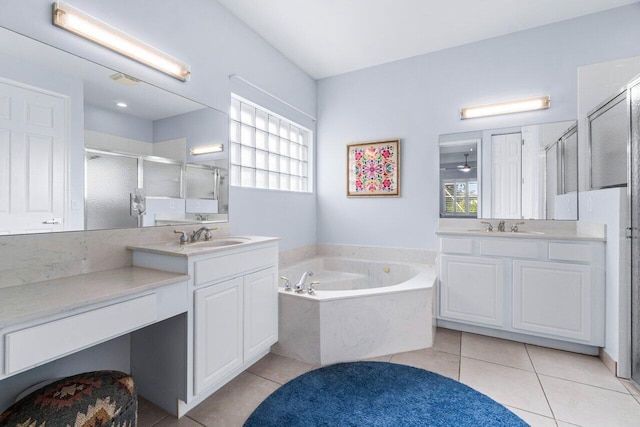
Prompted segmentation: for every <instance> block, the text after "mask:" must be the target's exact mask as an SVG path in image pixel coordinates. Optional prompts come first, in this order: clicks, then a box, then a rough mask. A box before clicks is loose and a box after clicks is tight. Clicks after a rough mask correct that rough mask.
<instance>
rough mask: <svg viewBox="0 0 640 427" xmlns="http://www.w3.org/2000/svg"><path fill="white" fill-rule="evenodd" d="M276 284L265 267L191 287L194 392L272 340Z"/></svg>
mask: <svg viewBox="0 0 640 427" xmlns="http://www.w3.org/2000/svg"><path fill="white" fill-rule="evenodd" d="M277 286H278V282H277V273H276V269H275V268H273V267H271V268H267V269H265V270H261V271H258V272H256V273H253V274H249V275H246V276H243V277H237V278H234V279H231V280H228V281H225V282H222V283H219V284H215V285H210V286H207V287H204V288H201V289H198V290H196V291H195V297H194V300H195V313H194V327H195V339H194V345H195V366H194V391H195V394H200V393H201V392H202V391H203V390H205V389H206V388H208V387H210V386H212V385H215V384H216V383H218V382H220V381H221V380H223V379H224V378H225V377H226V376H227V375H229V374H230V373H232V372H233V371H234V370H236V369H237V368H238V367H240V366H242V365H243V363H244V362H245V361H251V360H252V358H254V357H256V356H259V355H260V354H261V353H262V352H263V351H265V349H268V348H269V347H270V346H271V345H272V344H274V343H275V342H276V341H277V340H278V338H277V337H278V330H277V318H278V310H277V304H276V303H275V302H274V298H273V295H274V293H275V294H276V295H277V292H278V288H277Z"/></svg>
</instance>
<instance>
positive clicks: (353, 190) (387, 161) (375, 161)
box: [347, 139, 400, 196]
mask: <svg viewBox="0 0 640 427" xmlns="http://www.w3.org/2000/svg"><path fill="white" fill-rule="evenodd" d="M399 145H400V141H399V140H397V139H394V140H390V141H377V142H367V143H363V144H353V145H348V146H347V196H398V195H399V194H400V188H399V181H398V177H399V176H400V173H399V172H400V171H399V167H400V164H399V159H400V152H399V151H398V150H399Z"/></svg>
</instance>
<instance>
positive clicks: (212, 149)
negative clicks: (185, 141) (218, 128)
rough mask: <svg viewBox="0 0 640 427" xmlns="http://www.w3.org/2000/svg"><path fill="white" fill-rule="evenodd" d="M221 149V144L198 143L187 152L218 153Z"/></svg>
mask: <svg viewBox="0 0 640 427" xmlns="http://www.w3.org/2000/svg"><path fill="white" fill-rule="evenodd" d="M222 150H223V147H222V144H213V145H200V146H198V147H193V148H191V149H190V150H189V153H191V155H192V156H197V155H199V154H211V153H219V152H221V151H222Z"/></svg>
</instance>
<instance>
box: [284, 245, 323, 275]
mask: <svg viewBox="0 0 640 427" xmlns="http://www.w3.org/2000/svg"><path fill="white" fill-rule="evenodd" d="M316 256H318V246H317V245H308V246H301V247H299V248H294V249H289V250H288V251H282V252H280V254H279V256H278V262H279V264H280V268H281V269H282V268H285V267H288V266H290V265H294V264H298V263H299V262H301V261H304V260H305V259H309V258H315V257H316Z"/></svg>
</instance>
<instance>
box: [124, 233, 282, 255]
mask: <svg viewBox="0 0 640 427" xmlns="http://www.w3.org/2000/svg"><path fill="white" fill-rule="evenodd" d="M278 240H280V238H279V237H264V236H221V237H214V238H213V240H210V241H208V242H206V241H201V242H196V243H187V244H185V245H181V244H180V242H179V239H178V236H177V235H176V239H175V240H172V241H170V242H160V243H151V244H146V245H140V246H127V249H129V250H132V251H143V252H151V253H155V254H161V255H170V256H177V257H185V258H188V257H190V256H196V255H204V254H211V253H215V252H222V251H225V250H230V249H237V248H244V247H247V246H252V245H258V244H260V243H266V242H275V241H278Z"/></svg>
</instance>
